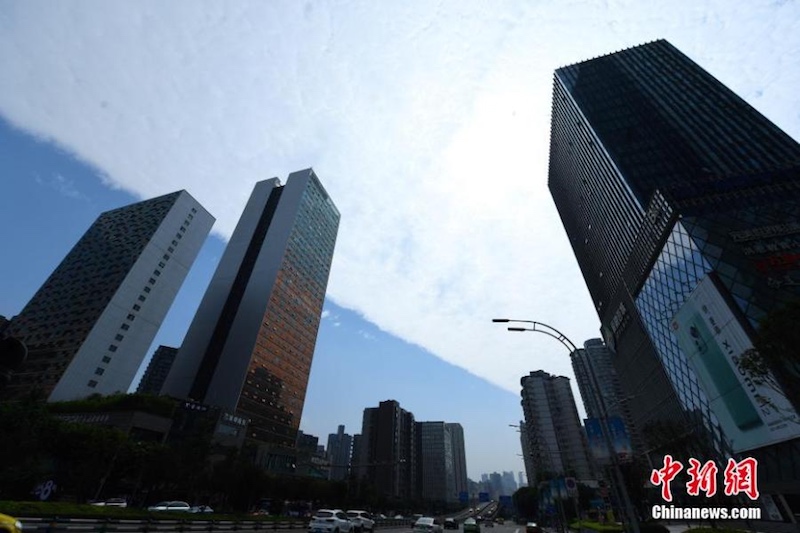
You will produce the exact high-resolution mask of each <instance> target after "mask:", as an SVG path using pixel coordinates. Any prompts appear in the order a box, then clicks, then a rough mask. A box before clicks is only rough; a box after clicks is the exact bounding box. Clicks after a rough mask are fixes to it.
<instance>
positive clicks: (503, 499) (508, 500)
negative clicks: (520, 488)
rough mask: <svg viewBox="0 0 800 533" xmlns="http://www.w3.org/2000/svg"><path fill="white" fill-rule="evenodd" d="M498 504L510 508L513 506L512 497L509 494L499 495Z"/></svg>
mask: <svg viewBox="0 0 800 533" xmlns="http://www.w3.org/2000/svg"><path fill="white" fill-rule="evenodd" d="M500 505H502V506H503V507H508V508H509V509H511V508H513V507H514V499H513V498H512V497H511V496H500Z"/></svg>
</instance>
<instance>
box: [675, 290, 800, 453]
mask: <svg viewBox="0 0 800 533" xmlns="http://www.w3.org/2000/svg"><path fill="white" fill-rule="evenodd" d="M672 332H673V334H674V335H675V337H676V340H677V341H678V345H679V346H680V348H681V350H682V351H683V353H684V354H685V355H686V357H687V359H688V361H689V364H690V365H691V367H692V368H693V369H694V371H695V373H696V374H697V378H698V380H699V381H700V384H701V386H702V388H703V390H704V391H705V392H706V396H707V397H708V400H709V404H710V406H711V409H712V411H713V412H714V414H715V415H716V416H717V418H718V419H719V421H720V424H721V425H722V428H723V430H724V431H725V434H726V435H727V436H728V438H729V439H731V443H732V445H733V448H734V451H735V452H737V453H738V452H743V451H746V450H751V449H753V448H758V447H761V446H766V445H768V444H773V443H776V442H780V441H783V440H787V439H790V438H793V437H796V436H797V435H798V434H800V419H798V415H797V413H796V412H795V410H794V409H793V408H792V406H791V404H790V403H789V401H788V400H787V399H786V397H785V396H784V395H781V394H780V393H778V392H777V391H775V390H773V389H772V388H770V387H769V386H767V385H757V384H755V383H754V382H753V381H752V380H751V379H750V377H748V375H747V373H746V372H745V371H743V370H742V369H740V368H739V365H738V364H737V363H738V360H739V358H740V357H741V355H742V354H744V353H745V352H746V351H747V350H751V349H753V343H752V341H751V340H750V337H749V336H748V335H747V333H746V332H745V330H744V329H743V328H742V326H741V324H739V322H738V320H737V319H736V317H735V316H734V314H733V312H732V311H731V310H730V309H729V308H728V305H727V303H726V301H725V299H724V298H723V296H722V295H721V294H720V292H719V290H718V289H717V287H716V286H715V285H714V282H713V280H712V279H711V278H709V277H708V276H706V277H705V278H703V279H702V280H701V281H700V283H698V285H697V287H696V288H695V289H694V291H692V294H691V295H690V296H689V298H688V299H687V300H686V302H685V303H684V304H683V306H682V307H681V308H680V309H679V310H678V312H677V313H676V314H675V316H674V317H673V320H672Z"/></svg>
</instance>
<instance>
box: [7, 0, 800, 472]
mask: <svg viewBox="0 0 800 533" xmlns="http://www.w3.org/2000/svg"><path fill="white" fill-rule="evenodd" d="M734 5H735V9H733V6H734ZM657 38H666V39H668V40H670V41H671V42H672V43H673V44H674V45H676V46H677V47H678V48H679V49H680V50H682V51H683V52H684V53H686V54H687V55H688V56H689V57H690V58H692V59H694V60H695V61H697V62H698V63H699V64H700V65H701V66H703V67H704V68H706V69H707V70H709V71H710V72H711V73H712V74H713V75H715V76H716V77H717V78H719V79H720V81H722V82H723V83H725V84H727V85H728V86H730V87H731V88H732V89H733V90H734V91H735V92H737V94H739V95H740V96H742V97H743V98H745V100H747V101H748V102H749V103H750V104H751V105H753V106H754V107H756V108H757V109H758V110H759V111H761V112H762V113H764V114H765V115H766V116H767V117H768V118H770V119H771V120H773V121H774V122H775V123H776V124H777V125H778V126H779V127H781V128H782V129H784V130H785V131H787V132H788V133H789V134H790V135H792V136H793V137H795V138H798V136H800V105H798V93H797V87H798V86H800V4H798V3H797V2H791V1H775V2H766V1H754V2H745V3H736V4H733V3H732V2H730V1H727V0H677V1H675V2H670V3H661V4H657V3H653V2H641V1H633V0H605V1H587V0H564V1H563V2H530V1H523V0H496V1H478V0H474V1H469V0H462V1H444V0H442V1H439V2H428V1H408V2H367V1H350V2H343V1H323V0H319V1H308V2H305V3H302V2H296V1H289V0H286V1H279V0H276V1H273V2H248V1H244V0H243V1H241V2H236V3H222V2H201V1H194V0H192V1H181V0H176V1H173V2H169V3H164V2H159V1H140V2H129V3H110V2H102V1H93V0H80V1H73V2H59V3H52V2H41V1H15V0H0V72H2V73H3V75H2V76H0V121H1V123H0V176H2V187H3V191H4V194H2V195H0V223H2V224H3V226H4V228H6V231H4V237H5V238H4V239H3V241H4V243H3V244H4V250H5V252H6V253H4V254H3V257H4V259H5V260H4V261H3V263H2V267H0V275H2V279H3V280H4V281H3V288H2V290H1V291H0V314H5V315H13V314H14V313H16V312H18V311H19V310H20V309H21V308H22V306H23V305H24V304H25V302H26V301H27V300H28V299H29V298H30V297H31V296H32V294H33V293H34V292H35V290H36V289H37V288H38V287H39V285H41V283H42V282H43V281H44V280H45V279H46V277H47V275H48V274H49V273H50V272H51V271H52V269H53V268H54V267H55V266H56V265H57V264H58V262H59V260H60V259H61V258H62V257H63V256H64V254H66V253H67V252H68V250H69V249H70V247H71V246H72V245H73V244H74V243H75V242H76V241H77V239H78V238H79V237H80V235H81V234H82V233H83V231H85V229H86V228H88V226H89V225H90V224H91V222H92V221H93V220H94V218H95V217H96V216H97V215H98V214H99V213H100V212H102V211H104V210H106V209H110V208H114V207H118V206H120V205H125V204H128V203H131V202H133V201H136V200H138V199H142V198H150V197H153V196H156V195H159V194H164V193H168V192H172V191H174V190H179V189H186V190H188V191H189V192H190V193H191V194H192V195H193V196H195V198H197V199H198V200H199V201H200V202H201V203H202V204H203V205H204V206H205V207H206V208H207V209H208V210H209V211H210V212H211V213H212V214H213V215H214V216H215V217H216V218H217V224H216V225H215V228H214V236H213V237H212V238H211V239H209V241H208V243H207V245H206V246H205V248H204V249H203V251H202V252H201V255H200V257H199V258H198V260H197V262H196V263H195V266H194V268H193V270H192V272H191V273H190V275H189V277H188V278H187V280H186V283H185V285H184V287H183V289H182V291H181V293H180V294H179V296H178V299H177V300H176V302H175V305H174V306H173V309H172V311H171V312H170V314H169V316H168V319H167V321H166V322H165V324H164V326H163V328H162V331H161V332H160V334H159V337H158V338H157V339H156V342H158V343H165V344H172V345H175V344H179V343H180V341H181V339H182V337H183V335H184V333H185V331H186V328H187V326H188V323H189V321H190V319H191V316H192V314H193V312H194V310H195V309H196V306H197V304H198V302H199V300H200V298H201V297H202V293H203V290H204V289H205V285H206V284H207V283H208V280H209V279H210V277H211V274H212V273H213V270H214V268H215V266H216V262H217V260H218V258H219V256H220V254H221V251H222V249H223V246H224V244H223V242H224V239H225V238H227V236H229V235H230V233H231V232H232V230H233V227H234V225H235V224H236V220H237V218H238V216H239V213H240V212H241V210H242V207H243V206H244V203H245V201H246V199H247V196H248V195H249V193H250V191H251V190H252V186H253V184H254V183H255V182H256V181H259V180H262V179H266V178H270V177H275V176H277V177H279V178H285V177H286V176H287V175H288V174H289V173H290V172H291V171H294V170H298V169H302V168H307V167H309V166H312V167H314V169H315V171H316V172H317V174H318V175H319V176H320V179H321V180H322V182H323V184H324V185H325V187H326V189H327V190H328V192H329V193H330V194H331V197H332V198H333V200H334V202H335V203H336V204H337V206H338V208H339V210H340V211H341V213H342V224H341V227H340V232H339V238H338V241H337V248H336V253H335V258H334V263H333V268H332V272H331V279H330V283H329V286H328V302H327V303H326V316H325V319H324V320H323V321H322V327H321V330H320V335H319V342H318V346H317V353H316V356H315V359H314V365H313V368H312V375H311V381H310V384H309V391H308V396H307V401H306V408H305V411H304V415H303V422H302V429H303V430H305V431H307V432H310V433H312V434H317V435H319V436H321V437H322V438H323V440H324V439H325V436H326V435H327V433H329V432H333V431H335V429H336V426H337V425H338V424H341V423H344V424H345V425H346V426H347V430H348V432H351V433H352V432H356V431H358V428H359V426H360V418H361V411H362V409H363V408H364V407H367V406H374V405H376V404H377V403H378V402H379V401H381V400H385V399H390V398H393V399H396V400H398V401H399V402H400V403H401V405H402V406H403V407H405V408H407V409H409V410H411V411H412V412H414V413H415V415H416V416H417V418H418V419H421V420H437V419H438V420H446V421H451V422H461V423H462V424H463V425H464V429H465V433H466V437H467V456H468V469H469V474H470V476H472V477H473V478H474V477H478V476H479V475H480V473H482V472H488V471H492V470H513V471H518V470H521V469H522V462H521V461H520V459H519V457H517V455H516V454H518V453H519V443H518V442H519V441H518V438H517V434H516V433H515V432H514V430H513V428H509V427H508V424H510V423H516V422H517V421H518V420H519V418H520V416H521V409H520V407H519V401H518V394H519V378H520V377H521V376H522V375H523V374H525V373H527V372H529V371H531V370H536V369H543V370H546V371H548V372H551V373H555V374H563V375H567V376H570V377H571V376H572V370H571V368H570V365H569V360H568V358H567V356H566V353H565V351H564V349H563V347H562V346H561V345H560V344H558V343H557V342H555V341H553V340H552V339H548V338H547V337H545V336H541V335H527V334H523V335H512V334H509V333H507V332H505V331H504V330H503V328H502V327H499V326H498V325H496V324H491V322H490V320H491V318H493V317H496V316H506V317H511V318H522V319H530V320H538V321H542V322H546V323H548V324H551V325H552V326H555V327H556V328H558V329H559V330H561V331H563V332H564V333H565V334H567V335H568V336H569V337H570V338H571V339H572V340H573V341H574V342H575V343H576V344H581V343H582V342H583V341H584V340H586V339H589V338H592V337H596V336H597V335H598V326H599V324H598V320H597V317H596V314H595V312H594V309H593V304H592V302H591V300H590V298H589V295H588V292H587V291H586V288H585V284H584V282H583V279H582V277H581V275H580V272H579V270H578V268H577V265H576V263H575V260H574V256H573V254H572V250H571V249H570V246H569V243H568V241H567V238H566V236H565V234H564V231H563V229H562V227H561V225H560V222H559V218H558V214H557V213H556V211H555V209H554V207H553V203H552V200H551V198H550V195H549V193H548V191H547V187H546V183H547V153H548V140H549V139H548V136H549V112H550V92H551V83H552V73H553V70H554V69H556V68H558V67H559V66H562V65H567V64H570V63H574V62H577V61H581V60H584V59H588V58H592V57H596V56H598V55H602V54H605V53H609V52H613V51H616V50H619V49H622V48H626V47H629V46H634V45H636V44H640V43H643V42H647V41H651V40H653V39H657ZM8 258H11V260H9V259H8ZM18 259H22V260H18ZM334 376H345V377H346V380H347V383H348V386H347V387H345V388H341V387H339V386H338V385H337V382H340V380H341V379H342V378H341V377H336V378H334ZM353 382H355V383H357V384H358V385H359V386H358V387H351V386H349V385H350V384H351V383H353ZM573 388H574V389H575V390H576V391H577V389H576V387H573ZM579 408H580V410H581V411H582V410H583V408H582V406H580V405H579Z"/></svg>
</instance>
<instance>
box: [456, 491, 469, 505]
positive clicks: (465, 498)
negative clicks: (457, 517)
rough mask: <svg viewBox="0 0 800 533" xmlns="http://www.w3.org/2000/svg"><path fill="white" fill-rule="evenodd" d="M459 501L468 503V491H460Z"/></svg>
mask: <svg viewBox="0 0 800 533" xmlns="http://www.w3.org/2000/svg"><path fill="white" fill-rule="evenodd" d="M458 501H459V502H460V503H467V502H468V501H469V493H468V492H467V491H461V492H459V493H458Z"/></svg>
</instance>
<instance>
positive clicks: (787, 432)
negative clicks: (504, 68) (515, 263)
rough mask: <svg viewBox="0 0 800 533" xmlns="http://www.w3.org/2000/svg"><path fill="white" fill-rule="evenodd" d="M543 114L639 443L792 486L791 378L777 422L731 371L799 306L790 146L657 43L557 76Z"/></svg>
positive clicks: (787, 368)
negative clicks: (738, 461)
mask: <svg viewBox="0 0 800 533" xmlns="http://www.w3.org/2000/svg"><path fill="white" fill-rule="evenodd" d="M552 113H553V114H552V133H551V135H552V136H551V147H550V176H549V187H550V190H551V193H552V195H553V199H554V200H555V203H556V206H557V208H558V211H559V213H560V216H561V219H562V222H563V223H564V227H565V229H566V231H567V234H568V236H569V239H570V241H571V244H572V247H573V250H574V253H575V256H576V258H577V260H578V263H579V265H580V268H581V271H582V273H583V276H584V279H585V281H586V284H587V286H588V289H589V292H590V294H591V296H592V298H593V300H594V305H595V308H596V310H597V313H598V316H599V317H600V320H601V323H602V332H603V337H604V340H605V341H606V343H607V344H608V345H609V347H610V348H612V350H613V352H614V364H615V367H616V368H617V373H618V376H619V378H620V381H621V383H622V385H623V387H624V389H625V393H626V394H627V395H629V396H631V397H633V398H635V400H634V401H631V402H630V406H631V415H632V419H633V422H634V424H636V426H637V429H638V430H639V431H640V432H641V434H642V436H643V440H644V441H645V442H644V445H645V446H646V447H647V448H648V450H649V451H650V452H655V453H656V454H660V455H663V454H664V453H667V452H669V451H670V447H671V446H674V445H675V441H677V440H680V439H681V438H682V437H686V436H689V437H690V440H691V445H692V446H694V448H693V449H692V450H691V451H692V453H696V454H703V453H705V454H706V455H708V454H712V455H715V456H716V457H724V456H730V455H734V454H736V453H745V452H746V453H747V454H748V455H754V456H757V457H759V458H760V459H762V465H763V468H762V472H764V473H765V474H766V475H764V477H763V478H762V479H763V481H762V484H763V486H764V487H765V488H766V491H772V492H780V491H783V492H787V491H788V489H789V488H790V487H791V486H792V483H794V487H798V486H800V448H798V439H797V437H798V436H800V424H799V423H797V422H796V412H795V410H796V409H797V407H798V404H799V403H800V402H798V397H797V393H796V392H794V391H797V390H800V387H798V376H800V373H799V372H798V369H797V368H795V366H793V365H792V364H791V362H784V363H778V364H777V366H775V367H774V368H772V372H773V375H774V377H775V378H776V380H777V381H778V382H779V383H780V384H781V385H782V388H783V393H782V394H777V396H776V395H773V396H772V400H773V405H774V406H778V407H779V408H778V411H780V412H779V413H775V412H771V411H774V410H773V409H772V408H770V407H769V406H767V405H765V404H764V403H763V402H762V401H761V400H759V399H758V396H759V395H760V394H761V393H760V392H759V391H758V390H756V389H755V388H753V390H749V389H750V388H752V387H751V386H749V385H748V384H747V382H746V377H744V376H743V372H742V371H741V369H740V368H738V367H737V361H738V359H737V358H738V357H741V355H742V354H744V353H745V352H746V351H747V350H750V349H752V346H753V344H752V339H754V338H755V337H756V336H757V334H758V331H759V328H760V324H761V321H762V320H763V319H764V318H765V317H767V316H769V315H770V313H773V312H775V311H778V310H780V309H781V308H783V307H784V306H786V305H787V304H789V303H791V302H794V301H797V300H798V299H800V283H795V280H798V281H800V262H799V261H798V260H797V259H798V257H800V254H799V253H798V252H800V238H798V235H800V209H798V202H799V201H800V145H798V144H797V143H796V142H795V141H794V140H793V139H791V138H790V137H789V136H788V135H786V134H785V133H783V132H782V131H781V130H780V129H778V128H777V127H776V126H775V125H774V124H772V123H771V122H770V121H769V120H767V119H766V118H764V117H763V116H762V115H761V114H759V113H758V112H757V111H756V110H755V109H753V108H752V107H751V106H749V105H748V104H747V103H746V102H744V101H743V100H742V99H741V98H739V97H738V96H737V95H736V94H734V93H733V92H732V91H730V90H729V89H728V88H726V87H725V86H724V85H722V84H721V83H720V82H719V81H717V80H716V79H715V78H714V77H713V76H712V75H710V74H709V73H707V72H706V71H704V70H703V69H702V68H700V67H699V66H698V65H696V64H695V63H694V62H692V61H691V60H690V59H689V58H688V57H686V56H685V55H684V54H682V53H681V52H680V51H678V50H677V49H676V48H675V47H673V46H672V45H670V44H669V43H668V42H666V41H663V40H661V41H655V42H652V43H649V44H646V45H643V46H639V47H635V48H631V49H628V50H624V51H621V52H617V53H614V54H611V55H607V56H603V57H599V58H596V59H592V60H590V61H586V62H583V63H579V64H576V65H571V66H568V67H564V68H562V69H559V70H557V71H556V74H555V80H554V91H553V112H552ZM659 433H660V434H661V435H659ZM664 434H671V436H672V437H671V438H672V441H670V439H669V438H665V437H664ZM777 449H781V450H783V453H775V450H777ZM770 450H772V451H770ZM770 456H772V458H770ZM778 456H781V457H780V459H778ZM776 461H780V467H779V465H778V462H776ZM760 477H761V476H760ZM792 490H794V491H796V490H797V489H792Z"/></svg>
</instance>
